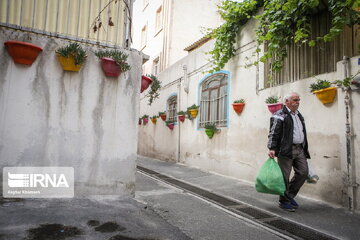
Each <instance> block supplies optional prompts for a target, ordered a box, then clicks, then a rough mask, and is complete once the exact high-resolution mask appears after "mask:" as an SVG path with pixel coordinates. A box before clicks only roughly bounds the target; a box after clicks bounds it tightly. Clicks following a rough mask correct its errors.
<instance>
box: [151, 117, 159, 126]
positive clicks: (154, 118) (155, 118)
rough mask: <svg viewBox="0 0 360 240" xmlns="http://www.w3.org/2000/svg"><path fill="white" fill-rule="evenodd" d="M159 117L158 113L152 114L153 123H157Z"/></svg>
mask: <svg viewBox="0 0 360 240" xmlns="http://www.w3.org/2000/svg"><path fill="white" fill-rule="evenodd" d="M158 117H159V116H156V115H154V116H152V117H151V118H150V119H151V122H152V123H153V124H156V122H157V119H158Z"/></svg>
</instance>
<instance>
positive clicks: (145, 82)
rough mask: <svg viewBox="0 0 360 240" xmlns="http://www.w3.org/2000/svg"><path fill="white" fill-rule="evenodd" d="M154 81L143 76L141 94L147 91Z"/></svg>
mask: <svg viewBox="0 0 360 240" xmlns="http://www.w3.org/2000/svg"><path fill="white" fill-rule="evenodd" d="M152 81H153V80H152V79H151V78H149V77H147V76H141V89H140V92H141V93H142V92H143V91H145V90H146V89H147V88H148V87H149V86H150V84H151V83H152Z"/></svg>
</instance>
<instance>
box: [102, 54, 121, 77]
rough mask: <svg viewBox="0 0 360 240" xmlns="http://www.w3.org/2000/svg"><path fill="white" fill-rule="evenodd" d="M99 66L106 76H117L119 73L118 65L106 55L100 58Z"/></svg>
mask: <svg viewBox="0 0 360 240" xmlns="http://www.w3.org/2000/svg"><path fill="white" fill-rule="evenodd" d="M101 68H102V70H103V71H104V73H105V75H106V76H107V77H118V76H119V75H120V73H121V69H120V66H119V65H117V63H116V62H115V61H114V60H113V59H111V58H108V57H103V58H101Z"/></svg>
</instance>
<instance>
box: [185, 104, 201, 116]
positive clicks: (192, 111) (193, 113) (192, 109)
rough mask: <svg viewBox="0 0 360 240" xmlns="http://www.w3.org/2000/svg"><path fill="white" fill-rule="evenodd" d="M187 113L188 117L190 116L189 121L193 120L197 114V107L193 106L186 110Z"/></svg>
mask: <svg viewBox="0 0 360 240" xmlns="http://www.w3.org/2000/svg"><path fill="white" fill-rule="evenodd" d="M187 112H188V113H189V114H188V116H190V119H194V118H196V116H197V114H198V112H199V106H198V105H195V104H193V105H191V106H190V107H188V108H187Z"/></svg>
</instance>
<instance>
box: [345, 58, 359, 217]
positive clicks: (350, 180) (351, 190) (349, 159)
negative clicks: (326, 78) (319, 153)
mask: <svg viewBox="0 0 360 240" xmlns="http://www.w3.org/2000/svg"><path fill="white" fill-rule="evenodd" d="M342 63H343V65H344V79H345V78H347V77H349V76H350V71H349V58H348V57H346V56H344V58H343V62H342ZM343 90H344V92H345V97H344V103H345V116H346V120H345V128H346V130H345V136H346V166H347V188H348V191H347V194H348V205H349V206H348V208H349V210H350V211H354V209H355V203H356V201H355V200H356V199H355V197H356V188H357V184H356V182H355V181H354V180H356V173H355V172H354V168H353V164H354V161H353V154H352V149H353V146H352V145H353V141H352V136H353V135H352V133H351V132H352V131H351V127H352V125H351V94H350V90H351V89H350V87H343Z"/></svg>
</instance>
